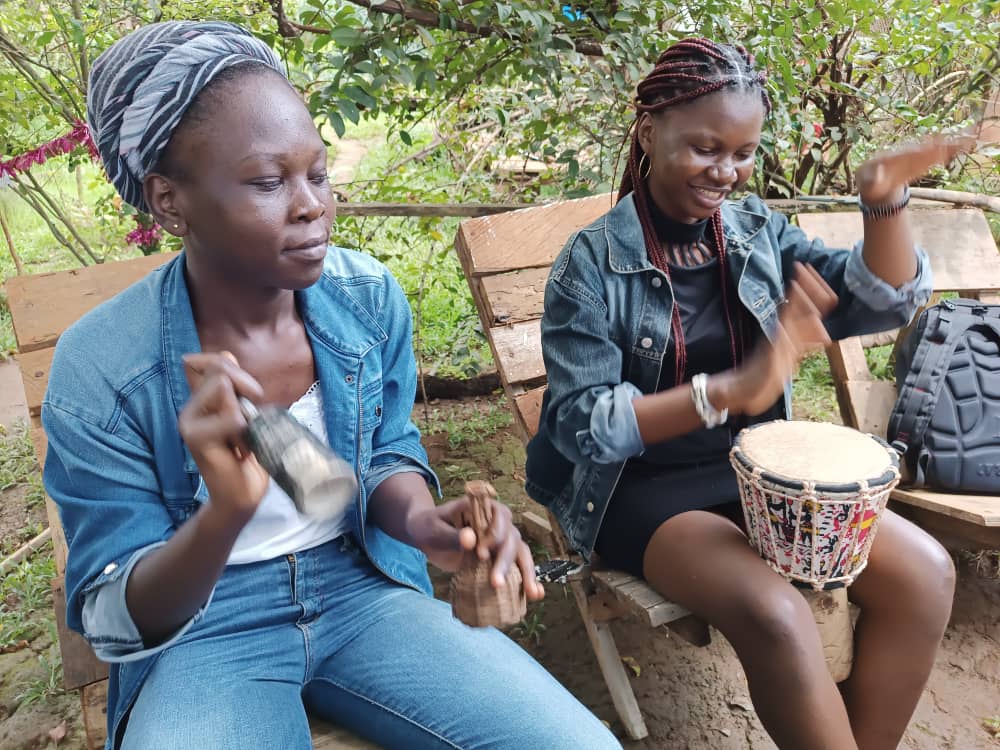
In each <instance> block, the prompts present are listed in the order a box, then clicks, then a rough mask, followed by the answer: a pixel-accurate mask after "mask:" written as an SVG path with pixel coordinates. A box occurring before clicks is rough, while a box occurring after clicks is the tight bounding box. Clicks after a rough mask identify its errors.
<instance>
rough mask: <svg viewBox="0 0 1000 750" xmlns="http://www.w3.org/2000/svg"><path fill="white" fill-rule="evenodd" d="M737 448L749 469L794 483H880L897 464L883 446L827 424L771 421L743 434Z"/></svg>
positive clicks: (739, 437)
mask: <svg viewBox="0 0 1000 750" xmlns="http://www.w3.org/2000/svg"><path fill="white" fill-rule="evenodd" d="M736 446H737V447H738V448H739V450H740V451H741V452H742V453H743V458H745V460H746V461H747V462H749V464H750V465H752V466H754V467H757V468H760V469H761V470H763V471H764V472H766V473H767V474H770V475H772V476H774V477H779V478H782V479H785V480H787V481H790V482H792V483H794V484H800V483H801V482H806V481H811V482H815V483H816V484H817V485H820V484H822V485H849V484H856V483H857V482H859V481H861V480H867V481H868V482H869V483H870V484H877V483H880V482H883V481H884V480H885V475H886V473H887V472H888V471H890V469H891V467H893V466H894V465H895V464H896V463H897V462H896V461H895V460H894V458H895V457H894V456H893V455H892V454H891V453H890V450H891V449H890V448H888V447H887V446H886V445H885V443H883V442H882V441H880V440H877V439H876V438H873V437H872V436H871V435H865V434H864V433H861V432H858V431H857V430H854V429H851V428H850V427H843V426H841V425H836V424H828V423H825V422H794V421H793V422H786V421H782V420H778V421H775V422H767V423H765V424H760V425H756V426H754V427H749V428H747V429H745V430H743V431H742V432H740V434H739V435H738V436H737V438H736Z"/></svg>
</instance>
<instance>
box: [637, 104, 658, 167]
mask: <svg viewBox="0 0 1000 750" xmlns="http://www.w3.org/2000/svg"><path fill="white" fill-rule="evenodd" d="M655 135H656V121H655V120H654V118H653V116H652V115H651V114H650V113H649V112H643V113H641V114H640V115H639V119H638V120H637V121H636V123H635V137H636V140H638V141H639V145H640V146H641V147H642V150H643V151H645V152H646V153H647V154H648V155H649V158H650V159H652V158H653V151H654V146H653V143H654V141H655V138H654V136H655Z"/></svg>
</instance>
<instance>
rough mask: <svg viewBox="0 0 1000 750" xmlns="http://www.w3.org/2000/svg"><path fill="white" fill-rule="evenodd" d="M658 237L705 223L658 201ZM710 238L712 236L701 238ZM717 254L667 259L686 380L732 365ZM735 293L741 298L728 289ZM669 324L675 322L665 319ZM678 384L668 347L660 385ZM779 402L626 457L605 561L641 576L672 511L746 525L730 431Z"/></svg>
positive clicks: (775, 412) (675, 237) (603, 537)
mask: <svg viewBox="0 0 1000 750" xmlns="http://www.w3.org/2000/svg"><path fill="white" fill-rule="evenodd" d="M653 218H654V225H655V227H656V231H657V235H658V236H659V238H660V241H661V242H666V243H672V244H673V243H676V244H689V243H692V242H697V241H698V240H702V239H703V237H704V233H705V230H706V228H707V222H701V223H699V224H680V223H678V222H674V221H672V220H670V219H669V218H668V217H666V216H664V215H662V214H660V213H659V212H657V211H656V210H655V208H654V210H653ZM703 241H704V242H706V244H708V243H709V241H710V238H708V237H704V240H703ZM718 263H719V260H718V258H717V257H715V256H713V257H712V258H711V259H710V260H708V261H707V262H704V263H701V264H699V265H694V266H682V265H675V264H674V263H671V264H670V277H671V283H672V286H673V291H674V296H675V299H676V303H677V305H679V307H680V317H681V326H682V328H683V330H684V340H685V345H686V350H687V367H686V373H685V379H687V380H689V379H690V378H691V377H692V376H693V375H696V374H697V373H699V372H705V373H709V374H711V373H716V372H722V371H723V370H727V369H729V368H730V367H732V366H733V356H732V347H731V345H730V333H729V326H728V325H727V323H726V317H725V308H724V306H723V301H722V289H721V288H720V286H721V283H722V282H721V276H720V274H719V269H718ZM729 298H730V300H736V299H737V297H736V294H735V290H732V289H731V290H730V295H729ZM663 325H664V326H669V325H670V321H669V320H664V322H663ZM673 385H674V354H673V350H672V348H669V349H668V352H667V355H666V356H665V357H664V360H663V366H662V368H661V370H660V380H659V383H658V384H657V390H658V391H659V390H666V389H668V388H671V387H673ZM780 415H781V402H780V401H779V402H778V403H777V404H775V405H774V406H773V407H772V408H771V409H769V410H768V411H767V412H765V413H764V414H761V415H759V416H757V417H754V418H753V419H752V420H745V419H739V420H735V419H733V420H730V422H729V423H728V424H725V425H720V426H719V427H715V428H713V429H708V428H701V429H698V430H695V431H693V432H689V433H687V434H686V435H681V436H679V437H676V438H673V439H672V440H667V441H665V442H663V443H658V444H656V445H651V446H648V447H647V448H646V450H645V451H643V453H642V454H641V455H639V456H635V457H633V458H631V459H629V460H628V462H626V464H625V468H624V469H623V471H622V475H621V478H620V479H619V480H618V484H617V485H616V487H615V490H614V494H613V495H612V496H611V501H610V503H609V504H608V509H607V512H606V513H605V516H604V519H603V521H602V522H601V528H600V532H599V533H598V536H597V542H596V545H595V550H596V551H597V554H598V555H600V557H601V559H602V561H603V562H605V563H607V564H608V565H610V566H612V567H614V568H618V569H620V570H625V571H627V572H629V573H631V574H632V575H635V576H639V577H642V559H643V555H644V554H645V552H646V547H647V546H648V544H649V540H650V539H651V538H652V536H653V534H654V533H655V532H656V530H657V529H658V528H659V527H660V526H661V525H662V524H663V523H664V522H666V521H667V520H669V519H671V518H673V517H674V516H676V515H678V514H680V513H684V512H687V511H691V510H708V511H711V512H715V513H719V514H721V515H723V516H726V517H727V518H730V519H732V520H733V521H734V522H736V523H737V524H739V525H740V526H742V525H743V513H742V510H741V508H740V503H739V490H738V489H737V484H736V475H735V473H734V472H733V469H732V467H731V466H730V464H729V449H730V448H731V447H732V442H733V437H734V436H735V434H736V432H738V430H739V429H742V428H743V427H744V426H746V425H747V424H748V423H750V422H751V421H752V422H753V423H757V422H761V421H768V420H771V419H776V418H778V417H779V416H780Z"/></svg>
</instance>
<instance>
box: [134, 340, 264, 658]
mask: <svg viewBox="0 0 1000 750" xmlns="http://www.w3.org/2000/svg"><path fill="white" fill-rule="evenodd" d="M184 365H185V372H186V374H187V376H188V381H189V382H190V384H191V392H192V396H191V400H190V401H189V402H188V403H187V405H186V406H185V407H184V410H183V411H182V412H181V415H180V417H179V420H178V427H179V429H180V433H181V436H182V437H183V438H184V442H185V443H186V444H187V446H188V448H189V449H190V451H191V455H192V456H193V457H194V460H195V463H197V464H198V468H199V469H200V470H201V475H202V478H203V479H204V481H205V484H206V486H207V487H208V490H209V496H210V498H211V500H210V501H209V502H208V503H206V504H205V505H203V506H202V507H201V508H200V509H199V510H198V512H197V513H196V514H195V515H194V516H193V517H192V518H191V519H190V520H189V521H187V522H186V523H185V524H183V525H182V526H181V527H180V528H179V529H178V530H177V533H176V534H174V535H173V536H172V537H171V538H170V540H169V541H168V542H167V543H166V544H165V545H164V546H162V547H160V548H158V549H156V550H154V551H153V552H151V553H150V554H149V555H147V556H146V557H144V558H142V559H141V560H140V561H139V562H138V563H137V564H136V566H135V568H134V569H133V570H132V573H131V575H130V576H129V579H128V584H127V586H126V589H125V601H126V604H127V605H128V610H129V614H130V615H131V616H132V620H133V622H135V624H136V627H138V629H139V633H140V634H141V635H142V638H143V641H144V642H145V643H146V645H147V646H151V645H155V644H156V643H159V642H161V641H163V640H164V639H165V638H167V637H169V636H170V635H171V634H172V633H174V632H175V631H176V630H177V629H178V628H179V627H180V626H181V625H183V623H184V622H185V621H187V620H188V619H190V618H191V617H192V616H193V615H194V614H195V612H197V611H198V609H199V608H200V607H201V606H202V605H203V604H204V603H205V600H206V599H208V596H209V594H210V593H211V591H212V587H213V586H215V584H216V582H217V581H218V580H219V576H221V575H222V571H223V569H224V568H225V566H226V560H227V559H228V558H229V553H230V552H231V551H232V548H233V544H234V543H235V542H236V538H237V536H239V533H240V531H241V530H242V529H243V527H244V526H245V525H246V523H247V522H248V521H249V520H250V518H251V517H252V516H253V514H254V512H255V511H256V509H257V505H258V504H259V503H260V500H261V498H262V497H263V496H264V493H265V492H266V490H267V485H268V482H269V479H268V476H267V474H266V473H265V472H264V470H263V468H261V466H260V464H258V463H257V460H256V459H255V458H254V457H253V455H252V454H251V453H250V451H249V448H248V447H247V446H246V443H245V442H244V434H245V432H246V419H245V418H244V417H243V415H242V413H241V412H240V409H239V404H238V402H237V393H239V394H240V395H244V396H246V397H248V398H250V399H251V400H259V399H260V397H261V396H262V395H263V391H262V389H261V387H260V384H259V383H257V381H256V380H254V379H253V378H252V377H251V376H250V375H249V374H247V373H246V372H245V371H243V370H241V369H240V368H239V367H238V366H237V365H236V362H235V360H234V359H233V358H232V357H231V356H230V355H227V354H195V355H189V356H188V357H186V358H185V360H184Z"/></svg>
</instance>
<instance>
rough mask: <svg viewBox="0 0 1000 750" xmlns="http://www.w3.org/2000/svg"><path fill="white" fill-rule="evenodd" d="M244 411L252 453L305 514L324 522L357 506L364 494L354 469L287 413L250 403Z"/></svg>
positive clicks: (243, 406)
mask: <svg viewBox="0 0 1000 750" xmlns="http://www.w3.org/2000/svg"><path fill="white" fill-rule="evenodd" d="M240 407H241V409H242V411H243V415H244V416H245V417H246V418H247V422H248V423H249V424H248V427H247V442H248V443H249V444H250V450H252V451H253V454H254V456H256V457H257V460H258V461H259V462H260V465H261V466H263V467H264V471H266V472H267V473H268V474H270V475H271V478H272V479H274V481H275V482H276V483H277V485H278V486H279V487H281V489H283V490H284V491H285V492H286V493H287V494H288V496H289V497H290V498H291V499H292V502H293V503H294V504H295V507H296V509H297V510H298V511H299V513H302V514H304V515H307V516H310V517H312V518H316V519H321V520H322V519H326V518H331V517H333V516H336V515H338V514H339V513H342V512H343V511H344V509H345V508H346V507H348V506H349V505H350V503H351V502H353V500H354V498H355V496H356V495H357V492H358V479H357V477H356V476H355V475H354V470H353V469H352V468H351V467H350V465H349V464H348V463H347V462H346V461H344V459H342V458H341V457H340V456H338V455H337V454H336V453H334V452H333V451H332V450H330V448H329V447H328V446H327V445H325V444H324V443H323V442H322V441H321V440H320V439H319V438H317V437H316V436H315V435H313V434H312V432H310V431H309V429H307V428H306V427H305V426H303V425H302V424H301V423H299V422H298V420H296V419H295V417H293V416H292V415H291V414H290V413H289V412H288V410H287V409H282V408H281V407H280V406H274V405H267V406H260V407H257V406H255V405H254V404H253V403H251V402H250V401H249V400H247V399H245V398H240Z"/></svg>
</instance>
